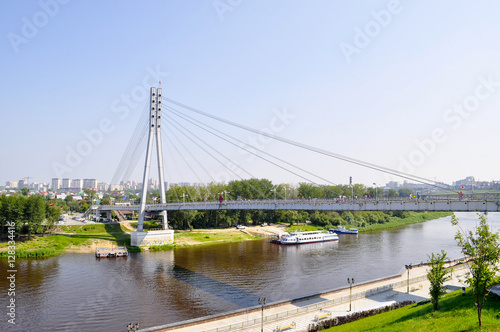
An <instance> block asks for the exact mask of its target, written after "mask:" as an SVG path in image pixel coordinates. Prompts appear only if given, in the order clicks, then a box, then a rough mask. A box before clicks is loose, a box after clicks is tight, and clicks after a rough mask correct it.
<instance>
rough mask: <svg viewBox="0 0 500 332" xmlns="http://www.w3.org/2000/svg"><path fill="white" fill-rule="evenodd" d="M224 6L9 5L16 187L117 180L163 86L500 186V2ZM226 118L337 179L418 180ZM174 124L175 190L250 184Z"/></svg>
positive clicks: (395, 162)
mask: <svg viewBox="0 0 500 332" xmlns="http://www.w3.org/2000/svg"><path fill="white" fill-rule="evenodd" d="M217 3H219V2H217ZM224 4H225V6H222V7H221V6H216V2H210V1H209V2H189V3H185V2H170V3H163V2H160V1H153V2H151V3H148V5H144V4H139V3H134V2H123V3H120V5H119V6H117V5H116V4H115V3H112V2H111V3H98V2H93V1H90V2H86V3H77V2H63V1H61V2H59V1H57V0H47V1H40V2H35V3H24V2H13V3H9V4H8V6H7V8H6V10H4V11H2V13H0V15H1V18H2V20H0V31H2V32H3V35H4V36H5V37H4V38H3V41H2V50H3V52H2V53H3V60H4V61H2V72H3V73H4V80H2V82H0V87H1V89H2V94H1V96H0V116H1V118H2V123H4V128H3V129H4V130H3V134H4V137H5V138H9V139H8V140H7V139H4V140H3V142H4V143H3V144H1V145H0V152H1V153H2V156H3V158H2V159H3V161H2V162H1V163H0V185H2V184H5V183H6V181H11V180H12V181H18V180H20V179H22V178H28V177H29V178H30V180H28V181H30V182H31V181H36V182H41V180H42V179H44V180H45V181H48V182H50V179H52V178H54V177H60V178H63V177H64V178H66V177H67V178H74V179H84V178H88V174H92V177H95V178H97V179H101V181H102V182H111V179H112V178H113V175H114V173H115V171H116V169H117V168H118V165H119V162H120V159H121V158H122V156H123V154H124V153H126V147H127V144H128V142H129V140H130V138H131V136H132V133H133V132H134V128H136V127H137V124H138V123H139V122H140V119H141V116H142V115H143V113H144V112H147V104H148V89H149V87H150V86H159V87H162V89H163V95H164V97H166V98H169V99H172V100H175V101H179V102H182V103H184V104H187V105H189V106H192V107H194V108H196V109H199V110H202V111H204V112H207V113H209V114H212V115H214V116H217V117H219V118H223V119H227V120H229V121H232V122H236V123H239V124H244V125H246V126H248V127H251V128H255V129H257V130H260V131H264V132H268V133H271V134H274V135H277V136H280V137H284V138H286V139H290V140H293V141H296V142H301V143H304V144H307V145H310V146H314V147H318V148H320V149H324V150H328V151H332V152H335V153H338V154H341V155H345V156H349V157H352V158H356V159H358V160H363V161H366V162H370V163H373V164H376V165H381V166H385V167H387V168H390V169H396V170H402V171H404V172H406V173H410V174H412V175H417V176H422V177H425V178H428V179H431V180H436V181H441V182H445V183H449V184H451V183H452V182H453V181H455V180H457V179H464V178H466V177H467V176H471V175H473V176H474V177H476V179H481V180H483V181H491V180H497V179H498V178H499V176H497V174H498V172H497V171H496V169H497V167H496V166H497V165H498V164H499V163H500V154H499V153H498V152H497V149H496V145H495V144H496V143H495V142H496V139H497V138H498V133H497V129H496V124H497V123H499V121H500V113H499V112H496V109H497V108H498V107H499V106H500V89H499V87H500V60H499V59H500V57H499V55H500V46H499V45H497V43H495V42H494V41H495V40H496V35H495V32H496V31H498V28H499V25H500V22H498V20H497V18H496V15H495V13H496V12H498V9H500V4H496V3H488V4H485V3H482V4H475V5H474V6H472V5H470V4H469V3H468V2H454V1H446V2H443V3H440V4H439V5H436V4H434V3H431V2H420V3H419V4H418V5H417V4H414V3H410V2H405V1H363V2H358V3H349V4H345V3H342V2H336V1H333V2H332V1H319V2H317V3H315V5H311V4H309V3H303V2H285V1H276V2H273V3H248V2H239V3H238V4H236V2H233V3H232V4H229V2H224ZM152 8H154V10H152ZM96 10H98V11H99V13H100V14H99V15H95V13H96ZM451 11H452V12H453V15H450V12H451ZM164 116H165V117H166V118H167V120H166V121H167V122H168V121H170V120H171V119H172V118H173V115H172V113H169V111H168V110H164ZM207 122H208V121H207ZM219 128H221V130H223V131H224V132H225V133H228V134H231V135H234V136H236V137H237V138H238V139H240V140H241V141H243V142H247V143H249V144H250V145H251V146H254V147H255V148H262V149H263V150H264V151H265V152H266V153H269V154H273V155H277V156H279V157H280V158H284V159H286V160H287V161H289V162H291V163H293V164H294V165H298V166H299V167H302V168H306V169H307V170H309V171H311V172H313V173H314V174H317V175H319V176H321V177H323V178H326V179H328V180H329V181H332V182H334V183H338V184H345V183H348V181H349V177H350V176H352V177H353V178H354V181H355V182H356V183H363V184H365V185H370V184H372V183H380V184H382V183H387V182H389V181H398V182H402V181H403V180H404V179H401V178H397V177H394V176H389V175H386V174H383V173H379V172H375V171H372V170H369V169H367V168H362V167H359V166H356V165H352V164H348V163H345V162H340V161H338V160H335V159H328V158H325V157H320V156H318V155H317V154H313V153H310V152H308V151H303V150H298V149H296V148H292V147H290V146H289V145H284V144H281V143H279V142H276V141H272V140H269V139H266V138H265V137H262V136H259V135H258V134H255V133H249V132H244V131H240V130H236V129H235V128H233V127H228V126H221V127H219ZM166 130H167V135H165V140H166V142H165V144H164V150H165V153H164V155H165V156H164V163H165V168H166V180H167V181H168V182H183V181H185V182H207V183H208V182H211V181H213V180H215V181H221V182H224V181H225V182H227V181H228V180H232V179H235V180H238V179H239V178H238V177H237V175H239V176H242V177H243V178H250V177H251V176H249V175H247V174H246V173H244V172H243V171H239V172H236V173H237V175H235V174H233V173H231V172H230V171H228V170H227V169H226V168H225V167H223V166H222V165H220V163H217V162H215V161H214V160H213V159H212V158H210V157H209V156H208V155H206V154H203V153H202V152H200V151H199V150H198V148H197V147H196V146H194V145H193V144H192V143H190V142H189V141H188V139H186V138H183V137H182V136H179V138H178V139H180V141H181V143H182V144H185V145H186V147H184V146H182V145H181V144H180V143H178V142H177V141H176V139H175V137H174V136H171V135H172V134H173V133H175V130H174V127H171V126H170V125H169V126H166ZM197 134H198V135H200V136H201V137H203V138H204V139H205V140H206V141H208V142H210V144H211V145H212V146H217V147H218V149H219V150H220V152H221V153H222V154H224V155H225V156H227V157H228V158H230V160H231V162H232V163H233V164H234V165H232V164H229V162H224V164H226V166H227V165H229V166H230V167H233V169H235V167H242V168H244V169H245V170H248V172H249V173H251V174H252V175H254V176H255V177H258V178H268V179H270V180H272V181H273V182H275V183H299V182H306V181H305V180H304V179H300V178H297V177H294V176H293V175H291V174H290V173H286V172H285V171H283V170H282V169H279V168H274V167H272V166H269V165H268V164H267V163H265V162H264V161H262V160H258V159H256V158H255V157H253V156H251V155H250V154H249V153H248V152H246V151H242V150H239V149H238V148H236V147H234V146H230V145H224V144H222V143H220V142H219V141H216V140H215V139H213V140H212V138H209V136H208V135H207V134H205V133H203V132H197ZM7 141H9V142H10V143H7ZM175 149H178V150H179V151H176V150H175ZM188 151H191V153H192V154H193V155H190V154H189V152H188ZM196 159H198V160H196ZM153 160H154V158H153ZM197 163H201V164H202V165H204V166H206V172H204V171H203V170H202V169H201V168H200V167H198V166H197ZM143 164H144V155H141V156H139V157H138V160H137V166H136V167H135V170H134V172H133V173H132V174H131V178H133V179H136V180H138V181H140V179H141V174H142V171H143ZM188 166H192V167H193V168H194V170H195V171H197V172H198V173H197V174H193V172H192V171H191V170H190V169H189V167H188ZM152 167H153V168H154V167H155V165H152ZM153 174H154V173H153ZM198 177H199V178H198ZM316 182H321V181H320V180H317V179H316Z"/></svg>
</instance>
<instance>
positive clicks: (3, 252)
mask: <svg viewBox="0 0 500 332" xmlns="http://www.w3.org/2000/svg"><path fill="white" fill-rule="evenodd" d="M126 230H127V229H126V228H125V227H123V226H121V225H118V224H114V225H110V224H90V225H81V226H80V225H73V226H57V227H56V228H55V229H54V230H53V232H54V233H56V234H53V235H45V236H41V237H38V236H34V237H33V239H32V240H31V241H24V242H23V241H16V257H20V258H26V257H48V256H55V255H58V254H60V253H62V252H63V251H64V250H65V249H66V248H68V247H70V246H78V245H90V244H91V240H110V241H113V242H116V245H126V246H127V247H128V248H129V251H138V250H139V249H138V248H136V247H130V235H129V234H128V233H126ZM57 233H67V234H57ZM7 248H8V242H4V243H2V244H0V257H7V256H8V251H7Z"/></svg>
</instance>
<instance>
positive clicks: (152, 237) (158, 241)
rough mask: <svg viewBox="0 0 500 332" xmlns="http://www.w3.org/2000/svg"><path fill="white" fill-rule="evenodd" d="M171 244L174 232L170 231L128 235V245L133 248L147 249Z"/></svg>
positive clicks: (137, 232) (136, 232)
mask: <svg viewBox="0 0 500 332" xmlns="http://www.w3.org/2000/svg"><path fill="white" fill-rule="evenodd" d="M172 243H174V231H173V230H171V229H167V230H162V231H149V232H143V231H142V232H139V231H135V232H132V233H131V234H130V245H132V246H134V247H149V246H152V245H164V244H172Z"/></svg>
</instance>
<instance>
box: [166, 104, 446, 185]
mask: <svg viewBox="0 0 500 332" xmlns="http://www.w3.org/2000/svg"><path fill="white" fill-rule="evenodd" d="M162 99H163V100H165V101H167V102H170V103H173V104H176V105H178V106H181V107H183V108H185V109H187V110H189V111H192V112H195V113H198V114H201V115H204V116H206V117H209V118H212V119H215V120H218V121H221V122H224V123H226V124H229V125H232V126H235V127H238V128H241V129H244V130H247V131H250V132H253V133H256V134H259V135H263V136H266V137H269V138H272V139H275V140H278V141H281V142H284V143H287V144H290V145H294V146H297V147H300V148H302V149H305V150H308V151H312V152H316V153H318V154H323V155H325V156H329V157H332V158H336V159H339V160H343V161H346V162H349V163H352V164H355V165H358V166H362V167H366V168H370V169H373V170H376V171H379V172H383V173H388V174H392V175H395V176H398V177H402V178H406V179H409V180H412V181H415V182H420V183H423V184H427V185H430V186H433V187H436V188H440V189H445V190H451V189H450V186H449V185H446V184H445V183H441V182H437V181H433V180H430V179H426V178H423V177H420V176H416V175H411V174H407V173H404V172H400V171H396V170H393V169H390V168H387V167H384V166H379V165H375V164H371V163H368V162H364V161H361V160H357V159H354V158H350V157H347V156H343V155H340V154H337V153H334V152H330V151H327V150H323V149H319V148H315V147H313V146H310V145H307V144H303V143H299V142H295V141H292V140H290V139H286V138H282V137H279V136H276V135H272V134H269V133H266V132H263V131H260V130H256V129H253V128H251V127H247V126H245V125H241V124H238V123H236V122H233V121H229V120H226V119H223V118H220V117H218V116H215V115H212V114H209V113H206V112H203V111H201V110H198V109H196V108H194V107H190V106H188V105H185V104H182V103H180V102H177V101H175V100H172V99H169V98H166V97H163V98H162Z"/></svg>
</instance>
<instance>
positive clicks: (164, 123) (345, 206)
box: [90, 88, 500, 232]
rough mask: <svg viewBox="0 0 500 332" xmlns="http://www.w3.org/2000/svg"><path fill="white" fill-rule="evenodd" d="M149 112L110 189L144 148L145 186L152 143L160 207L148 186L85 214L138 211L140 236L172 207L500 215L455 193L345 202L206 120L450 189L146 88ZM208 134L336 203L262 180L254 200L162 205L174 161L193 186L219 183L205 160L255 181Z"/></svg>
mask: <svg viewBox="0 0 500 332" xmlns="http://www.w3.org/2000/svg"><path fill="white" fill-rule="evenodd" d="M148 108H149V111H147V112H144V113H143V117H142V118H141V120H140V121H139V123H138V125H137V127H136V129H135V131H134V132H133V134H132V138H131V140H130V142H129V144H128V146H127V147H126V150H125V152H124V154H123V157H122V159H121V161H120V163H119V165H118V168H117V170H116V172H115V175H114V177H113V180H112V181H111V182H112V184H118V183H120V182H122V181H124V180H127V179H130V176H131V174H132V172H133V171H134V169H135V168H136V166H137V163H138V161H139V160H140V159H141V158H140V156H141V154H142V153H143V152H144V150H146V162H145V167H144V173H143V174H144V176H143V182H142V183H143V184H147V183H148V181H149V172H150V168H151V159H152V158H151V154H152V151H153V144H155V143H156V147H157V149H156V154H157V157H158V158H157V159H158V174H159V178H160V202H161V204H146V197H147V187H148V186H147V185H145V186H144V185H143V186H142V187H143V188H142V194H141V203H140V204H139V205H125V206H123V205H99V206H92V207H91V209H90V210H91V211H95V212H97V213H107V214H108V216H109V215H110V212H111V211H112V210H132V211H139V223H138V232H142V229H143V222H144V217H145V215H146V214H147V213H148V214H158V215H160V216H161V219H162V221H163V227H164V230H167V228H168V225H167V220H168V218H167V211H172V210H309V211H310V210H319V211H477V212H497V211H500V208H499V202H500V198H499V197H498V196H496V195H482V196H473V195H465V196H463V195H462V193H459V196H458V197H457V196H453V197H451V198H450V197H442V196H427V197H425V198H424V197H420V196H418V197H413V198H412V196H411V195H410V197H409V198H386V197H384V198H378V197H377V198H376V199H373V198H371V197H367V195H364V194H363V193H355V192H354V191H352V195H351V194H350V195H349V197H347V198H346V196H345V193H344V195H343V194H342V193H340V192H335V191H333V190H332V189H331V188H332V187H335V186H337V185H336V184H335V183H333V182H332V181H330V180H329V179H328V178H326V177H324V176H321V175H319V174H317V172H314V171H311V170H308V169H305V168H304V167H300V166H297V165H296V164H294V163H292V162H290V161H289V160H286V159H285V158H280V157H278V156H277V155H275V154H270V153H268V152H266V151H264V150H263V149H260V148H258V147H256V146H253V145H251V144H249V143H247V142H244V141H242V140H239V139H237V138H236V137H234V136H233V135H229V134H227V133H226V132H224V131H222V130H219V129H217V128H215V127H213V126H211V125H209V124H208V122H209V121H208V119H210V120H212V121H216V122H220V123H223V124H224V125H230V126H232V127H233V128H237V129H241V130H245V131H247V132H250V133H252V134H256V135H260V136H261V137H266V138H267V139H272V140H275V141H278V142H281V143H283V144H286V145H288V146H291V147H294V148H297V149H299V150H301V151H303V152H298V153H296V154H295V155H300V154H301V153H305V152H306V151H307V152H308V153H314V154H319V155H322V156H324V157H327V158H333V159H336V160H341V161H343V162H347V163H350V164H352V165H356V166H360V167H364V168H366V169H369V170H372V171H377V172H382V173H385V174H389V175H392V176H397V177H400V178H403V179H407V180H411V181H414V182H417V183H420V184H422V185H426V186H429V187H433V188H435V189H439V190H444V191H450V192H454V191H453V190H452V189H451V187H450V186H448V185H447V184H444V183H442V182H438V181H435V180H430V179H427V178H424V177H420V176H416V175H413V174H408V173H404V172H401V171H398V170H394V169H390V168H387V167H384V166H380V165H376V164H373V163H369V162H365V161H362V160H359V159H354V158H351V157H348V156H345V155H340V154H337V153H334V152H331V151H327V150H324V149H319V148H317V147H314V146H310V145H306V144H303V143H300V142H296V141H293V140H290V139H285V138H282V137H279V136H276V135H274V134H272V133H269V132H267V131H259V130H255V129H253V128H250V127H248V126H245V125H242V124H238V123H235V122H232V121H229V120H227V119H224V118H221V117H217V116H214V115H212V114H209V113H206V112H203V111H201V110H198V109H195V108H193V107H190V106H187V105H185V104H182V103H179V102H177V101H175V100H172V99H168V98H164V97H162V94H161V89H160V88H159V89H156V88H151V95H150V103H149V106H148ZM162 110H164V115H166V116H163V117H162ZM194 116H201V117H203V118H202V119H205V120H198V119H196V118H195V117H194ZM165 128H167V129H165ZM195 130H198V131H200V130H201V131H202V133H203V134H202V135H199V134H197V133H195ZM148 133H149V134H148ZM162 133H163V136H164V137H166V138H167V140H168V143H167V144H164V145H163V146H165V148H166V149H167V150H169V152H172V151H175V152H176V153H177V156H178V157H177V158H176V157H172V156H170V158H168V163H164V161H163V152H162V138H161V137H162ZM147 134H148V135H147ZM178 135H179V136H178ZM146 136H147V137H148V139H147V140H146V139H145V138H146ZM208 137H212V138H216V139H218V140H219V141H221V142H224V144H229V145H233V146H235V147H237V148H238V149H241V150H243V151H245V152H246V153H248V154H251V155H253V156H254V157H256V158H259V159H260V160H261V161H264V162H266V163H267V164H269V167H276V168H278V169H280V171H283V172H287V173H289V174H290V176H291V177H293V178H294V179H297V178H298V179H300V181H305V183H310V184H314V185H316V186H320V187H324V188H325V189H326V190H329V191H331V193H329V195H328V196H329V197H338V198H337V199H315V198H313V199H287V197H286V191H285V196H282V195H281V194H278V195H279V196H281V198H282V199H276V195H277V188H276V187H273V188H270V187H269V185H268V184H265V183H264V184H263V186H262V185H259V186H255V183H253V185H252V184H251V183H250V182H248V185H249V186H250V187H251V188H252V190H254V191H255V192H256V193H257V194H256V195H255V196H258V197H259V199H252V200H245V199H243V200H231V199H229V200H226V199H224V200H223V199H222V195H221V196H220V201H219V200H218V198H217V197H216V196H215V195H219V194H220V193H219V192H217V191H214V190H208V191H207V193H208V195H209V196H210V197H208V196H207V195H205V197H204V198H203V199H201V192H200V195H199V196H200V197H199V199H194V197H191V200H192V202H183V203H179V201H180V200H179V197H178V196H179V195H177V193H175V196H176V201H177V202H175V203H172V202H167V199H166V195H165V189H164V184H165V178H169V174H168V171H167V172H166V173H167V176H166V177H164V175H163V172H164V166H163V165H164V164H167V165H170V164H174V165H175V167H176V168H177V170H180V169H183V170H185V171H186V170H189V171H190V172H192V174H193V175H194V176H195V177H196V178H197V179H198V180H199V182H204V181H202V180H201V178H202V177H201V176H200V174H198V172H200V171H203V172H205V173H206V175H207V176H208V177H210V178H212V183H214V182H217V181H216V180H215V179H213V177H212V176H211V174H210V171H209V170H208V169H207V167H206V163H205V161H206V159H203V158H209V159H212V160H215V161H216V163H218V164H220V165H222V166H223V167H224V168H226V171H227V173H228V174H230V175H232V177H233V178H239V179H241V181H245V182H246V181H247V180H245V179H244V176H242V175H241V174H243V173H244V174H246V176H245V178H246V179H249V178H250V179H258V176H256V175H254V174H252V173H251V172H250V171H249V170H247V169H246V167H243V165H241V164H240V165H235V164H234V162H233V158H231V157H228V156H227V155H224V153H222V152H221V151H219V149H218V148H217V147H220V145H219V144H210V143H209V142H208V139H207V138H208ZM144 142H147V147H146V149H144V146H143V143H144ZM187 142H190V146H191V147H192V148H193V147H194V148H196V149H197V151H196V152H194V151H191V149H190V148H189V147H187V144H186V143H187ZM181 150H182V151H181ZM201 154H203V155H204V156H202V160H203V161H200V158H199V156H200V155H201ZM287 157H290V156H287ZM177 159H178V160H181V161H184V163H185V165H184V166H181V167H179V166H178V165H177V164H176V160H177ZM187 160H189V162H187ZM247 164H248V163H247ZM228 165H230V166H228ZM245 166H248V165H245ZM346 178H347V176H346ZM258 181H261V180H258ZM350 185H351V189H352V188H353V187H354V186H353V184H352V183H351V184H350ZM264 187H265V188H264ZM263 188H264V189H263ZM264 192H267V196H266V194H264ZM272 192H274V199H270V198H269V197H268V196H269V195H271V194H270V193H272ZM233 195H234V197H237V196H238V194H237V193H234V192H233ZM358 196H359V197H363V196H364V199H363V198H360V199H358V198H357V197H358ZM226 197H227V196H226ZM183 201H184V199H183Z"/></svg>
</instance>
